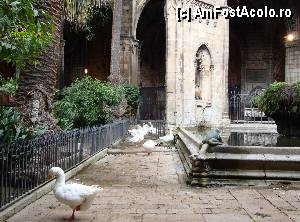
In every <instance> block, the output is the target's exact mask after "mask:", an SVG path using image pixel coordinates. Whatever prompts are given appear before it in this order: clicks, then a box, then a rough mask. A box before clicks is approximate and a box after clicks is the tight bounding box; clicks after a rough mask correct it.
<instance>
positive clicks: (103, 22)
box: [59, 7, 112, 87]
mask: <svg viewBox="0 0 300 222" xmlns="http://www.w3.org/2000/svg"><path fill="white" fill-rule="evenodd" d="M89 28H90V32H87V31H75V30H74V28H73V27H72V26H71V25H70V24H68V23H66V24H65V25H64V40H65V46H64V64H63V69H62V73H61V74H60V77H59V86H60V87H63V86H66V85H70V84H71V83H72V82H73V81H74V80H76V79H77V78H81V77H83V76H84V75H85V74H88V75H90V76H92V77H94V78H97V79H99V80H102V81H106V80H107V77H108V76H109V74H110V59H111V58H110V57H111V35H112V10H111V8H109V7H103V8H100V9H99V10H98V12H96V13H95V15H94V17H93V19H92V20H91V21H90V23H89Z"/></svg>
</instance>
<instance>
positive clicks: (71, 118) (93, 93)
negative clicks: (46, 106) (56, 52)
mask: <svg viewBox="0 0 300 222" xmlns="http://www.w3.org/2000/svg"><path fill="white" fill-rule="evenodd" d="M123 96H124V95H123V91H122V88H121V87H114V86H113V85H111V84H109V83H104V82H101V81H99V80H96V79H93V78H92V77H89V76H86V77H84V78H82V79H79V80H76V81H75V82H74V83H73V84H72V85H71V86H69V87H66V88H65V89H63V92H60V93H58V94H57V95H56V99H57V100H56V101H55V102H54V110H53V114H54V116H55V118H56V119H57V120H58V125H59V126H60V127H62V128H63V129H65V130H69V129H72V128H78V127H83V126H88V125H96V124H104V123H107V122H110V121H111V120H113V117H114V116H113V113H112V111H111V107H112V106H116V105H118V104H119V103H120V102H121V101H122V99H123V98H124V97H123Z"/></svg>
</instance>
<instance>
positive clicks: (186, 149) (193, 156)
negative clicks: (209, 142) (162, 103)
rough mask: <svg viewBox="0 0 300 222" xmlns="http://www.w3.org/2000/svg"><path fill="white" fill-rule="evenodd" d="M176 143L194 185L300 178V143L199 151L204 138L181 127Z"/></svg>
mask: <svg viewBox="0 0 300 222" xmlns="http://www.w3.org/2000/svg"><path fill="white" fill-rule="evenodd" d="M178 136H179V137H178V140H177V143H176V146H177V148H178V151H179V155H180V158H181V160H182V162H183V165H184V169H185V172H186V173H187V175H188V178H189V179H188V183H190V184H191V185H210V184H220V183H221V184H231V185H232V184H233V185H236V184H247V185H256V184H266V185H269V184H272V183H274V181H277V182H284V183H286V182H288V183H290V182H296V181H300V147H256V146H228V145H223V146H216V147H209V148H208V150H207V152H206V153H205V154H199V151H200V147H201V146H202V142H201V141H200V140H199V139H198V138H197V137H196V136H195V135H193V134H192V133H191V132H189V131H187V130H185V129H182V128H181V129H179V130H178Z"/></svg>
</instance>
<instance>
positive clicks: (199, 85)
mask: <svg viewBox="0 0 300 222" xmlns="http://www.w3.org/2000/svg"><path fill="white" fill-rule="evenodd" d="M195 66H196V67H195V70H196V73H195V98H196V100H199V101H202V102H203V103H205V104H206V105H208V104H211V100H212V80H213V79H212V73H213V68H214V67H213V64H212V58H211V54H210V51H209V49H208V48H207V46H206V45H202V46H200V48H199V49H198V51H197V53H196V60H195Z"/></svg>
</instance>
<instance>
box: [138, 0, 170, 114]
mask: <svg viewBox="0 0 300 222" xmlns="http://www.w3.org/2000/svg"><path fill="white" fill-rule="evenodd" d="M165 29H166V25H165V18H164V1H162V0H151V1H149V2H148V3H147V5H146V6H145V8H144V10H143V12H142V14H141V16H140V19H139V23H138V27H137V39H138V40H139V42H140V54H139V61H140V88H141V93H142V105H141V109H140V118H141V119H153V120H156V119H157V120H159V119H165V109H166V108H165V107H166V105H165V104H166V91H165V73H166V65H165V64H166V30H165Z"/></svg>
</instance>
